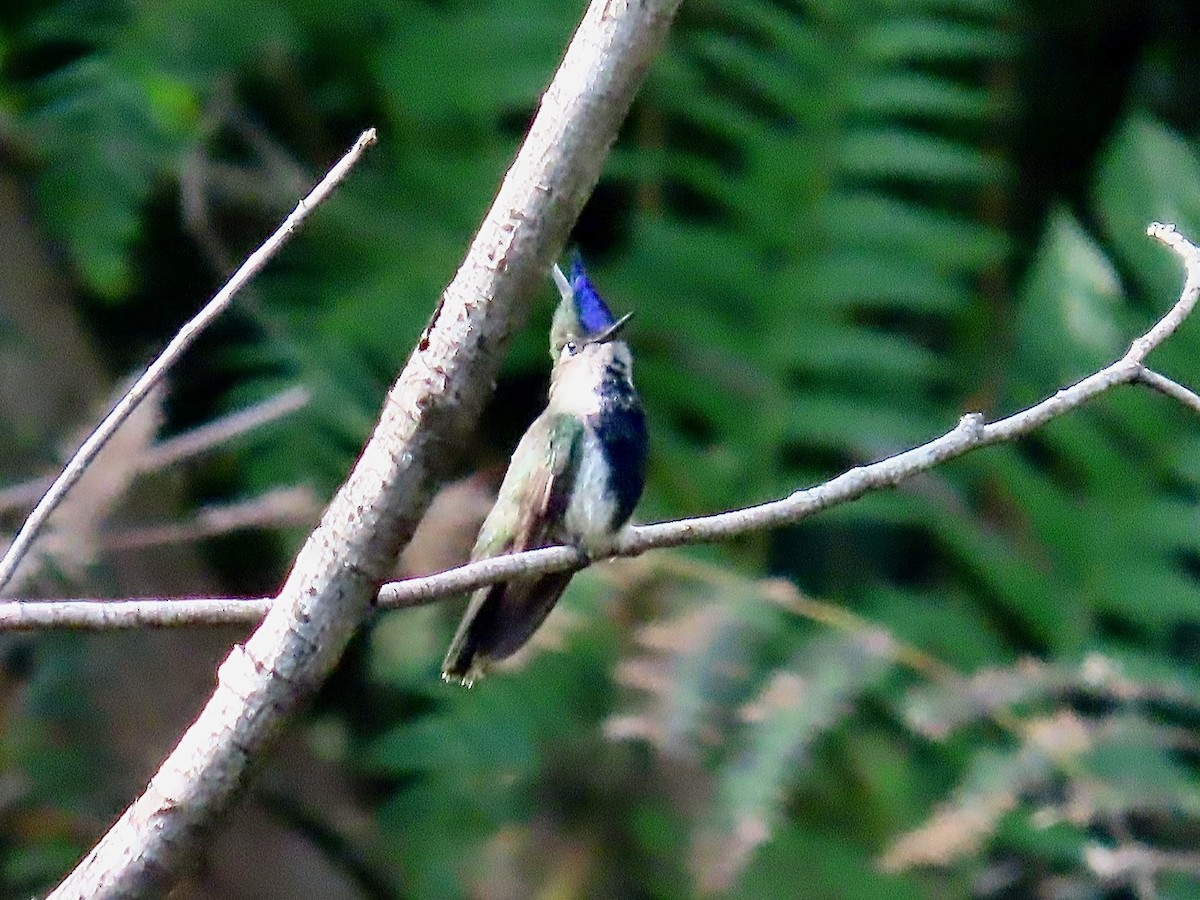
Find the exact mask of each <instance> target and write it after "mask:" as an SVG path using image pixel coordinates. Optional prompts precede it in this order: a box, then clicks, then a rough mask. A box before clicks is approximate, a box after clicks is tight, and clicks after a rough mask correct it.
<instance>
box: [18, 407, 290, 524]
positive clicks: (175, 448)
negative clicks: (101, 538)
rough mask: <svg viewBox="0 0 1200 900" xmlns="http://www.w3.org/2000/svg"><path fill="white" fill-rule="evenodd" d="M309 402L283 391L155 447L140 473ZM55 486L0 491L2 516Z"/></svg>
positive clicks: (44, 482)
mask: <svg viewBox="0 0 1200 900" xmlns="http://www.w3.org/2000/svg"><path fill="white" fill-rule="evenodd" d="M308 401H309V394H308V389H307V388H303V387H293V388H288V389H287V390H285V391H280V392H279V393H278V394H275V395H274V396H271V397H268V398H267V399H266V400H263V401H261V402H259V403H254V404H252V405H250V406H247V407H245V408H244V409H239V410H237V411H236V412H232V413H229V414H228V415H225V416H221V417H220V418H218V419H213V420H212V421H211V422H207V423H205V424H204V425H200V426H199V427H197V428H194V429H192V430H191V431H185V432H184V433H183V434H179V435H176V436H175V437H172V438H167V439H166V440H165V441H159V442H158V443H157V444H152V445H151V446H150V447H148V448H146V451H145V452H144V453H142V454H141V455H140V456H139V458H138V459H137V467H138V471H140V472H157V471H159V470H160V469H165V468H166V467H167V466H171V465H174V464H175V463H177V462H182V461H183V460H185V459H191V458H193V457H196V456H199V455H200V454H202V453H207V452H208V451H209V450H212V449H214V448H216V447H222V446H224V445H225V444H228V443H229V442H230V441H233V440H235V439H236V438H239V437H241V436H242V435H243V434H246V433H248V432H251V431H254V430H255V429H256V428H261V427H262V426H263V425H268V424H270V423H271V422H274V421H275V420H276V419H282V418H283V417H284V416H288V415H291V414H292V413H294V412H296V411H297V410H300V409H303V408H304V407H305V406H306V405H307V404H308ZM53 483H54V479H53V478H52V477H50V476H46V477H45V478H35V479H33V480H32V481H25V482H22V483H20V484H13V485H10V486H8V487H5V488H0V512H7V511H9V510H13V509H21V508H28V507H31V506H33V505H34V504H35V503H37V501H38V498H39V497H41V496H42V495H43V494H45V493H46V491H47V490H48V489H49V487H50V485H52V484H53Z"/></svg>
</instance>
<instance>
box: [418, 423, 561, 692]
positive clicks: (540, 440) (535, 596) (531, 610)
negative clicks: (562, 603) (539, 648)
mask: <svg viewBox="0 0 1200 900" xmlns="http://www.w3.org/2000/svg"><path fill="white" fill-rule="evenodd" d="M583 427H584V426H583V423H582V422H580V421H578V420H577V419H574V418H572V417H570V416H563V415H546V414H543V415H542V416H541V417H539V418H538V419H537V420H536V421H535V422H534V423H533V424H532V425H531V426H530V427H529V430H528V431H527V432H526V433H525V436H524V437H523V438H522V439H521V443H520V444H519V445H518V446H517V450H516V452H515V453H514V454H513V461H512V463H511V464H510V466H509V470H508V473H507V474H506V475H505V476H504V483H503V484H502V485H501V486H500V495H499V497H498V498H497V499H496V505H495V507H493V509H492V511H491V513H489V514H488V517H487V520H486V521H485V522H484V524H483V527H482V528H481V529H480V532H479V539H478V540H477V541H476V543H475V550H474V552H473V553H472V554H471V558H472V559H486V558H488V557H491V556H498V555H500V554H502V553H510V552H517V551H521V550H533V549H536V548H538V547H545V546H549V545H551V544H554V543H556V542H557V541H558V540H560V539H561V525H562V520H563V516H564V515H565V514H566V508H567V504H568V503H569V502H570V497H571V487H572V485H573V483H574V479H575V475H576V473H577V472H578V470H579V454H580V452H581V450H582V443H583ZM570 580H571V576H570V574H569V573H552V574H549V575H534V576H530V577H528V578H514V579H513V580H511V581H508V582H504V583H501V584H496V585H490V586H488V587H484V588H480V589H479V590H478V591H476V592H475V594H474V596H472V598H471V603H470V605H469V606H468V607H467V612H466V614H465V615H464V616H463V620H462V622H461V624H460V625H459V626H458V631H457V633H456V634H455V636H454V640H453V641H452V642H451V644H450V649H449V651H448V652H447V653H446V659H445V661H444V662H443V664H442V677H444V678H446V679H447V680H459V681H463V682H465V683H469V682H470V681H471V680H473V679H474V677H475V676H477V675H478V674H481V672H482V670H483V667H484V665H485V663H486V662H487V661H488V660H496V659H504V658H505V657H507V656H510V655H511V654H513V653H515V652H516V651H517V650H518V649H520V647H521V646H522V645H524V643H525V642H526V641H527V640H529V638H530V636H531V635H532V634H533V632H534V631H536V630H537V627H538V626H539V625H541V623H542V621H543V620H544V619H545V618H546V616H547V615H549V613H550V610H551V609H552V608H553V607H554V604H555V603H556V602H558V598H559V597H561V596H562V592H563V591H564V590H565V589H566V586H567V582H569V581H570Z"/></svg>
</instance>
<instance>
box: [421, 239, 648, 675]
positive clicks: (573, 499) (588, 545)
mask: <svg viewBox="0 0 1200 900" xmlns="http://www.w3.org/2000/svg"><path fill="white" fill-rule="evenodd" d="M553 276H554V281H555V284H556V285H557V287H558V290H559V293H560V294H561V295H562V300H561V301H560V303H559V305H558V309H557V310H556V311H555V313H554V321H553V324H552V326H551V328H550V356H551V358H552V359H553V360H554V369H553V372H552V373H551V376H550V399H549V403H548V405H547V406H546V410H545V411H544V412H543V413H542V414H541V415H540V416H538V417H537V419H535V420H534V422H533V424H532V425H530V426H529V430H528V431H526V432H525V436H524V437H522V438H521V441H520V443H519V444H517V449H516V451H515V452H514V453H513V457H512V461H511V462H510V463H509V466H508V472H507V474H505V476H504V481H503V483H502V484H501V485H500V493H499V495H498V497H497V499H496V505H495V506H493V507H492V511H491V512H490V513H488V516H487V518H486V519H485V520H484V523H483V526H482V528H480V531H479V537H478V538H477V539H476V541H475V549H474V550H473V551H472V553H471V559H472V560H479V559H486V558H488V557H491V556H499V555H501V554H504V553H514V552H517V551H521V550H534V549H537V548H539V547H549V546H553V545H555V544H573V545H575V546H577V547H580V548H582V549H583V550H584V551H585V552H587V553H589V554H594V553H596V552H598V551H602V550H603V549H604V548H605V547H607V546H609V545H610V544H611V542H612V540H613V538H614V537H615V536H616V534H617V532H618V531H619V530H620V529H621V528H622V527H623V526H624V525H625V523H626V522H628V521H629V517H630V515H631V514H632V513H633V508H634V506H635V505H636V504H637V501H638V498H639V497H640V496H641V494H642V487H643V485H644V483H645V477H646V449H647V432H646V417H645V414H644V413H643V412H642V404H641V401H640V400H639V399H638V395H637V392H636V391H635V390H634V388H633V379H632V368H633V360H632V357H631V356H630V353H629V346H628V344H626V343H625V341H624V340H621V338H620V334H621V331H622V329H623V328H624V327H625V324H626V323H627V322H628V321H629V319H630V318H631V317H632V316H633V313H628V314H626V315H624V316H622V317H621V318H620V319H615V318H614V317H613V314H612V313H611V312H610V311H609V309H608V306H607V305H606V304H605V302H604V300H603V299H602V298H601V297H600V294H599V293H598V292H597V291H596V289H595V288H594V287H593V286H592V283H591V281H590V280H589V279H588V276H587V273H586V272H585V271H584V268H583V262H582V261H581V260H580V258H579V255H578V254H575V256H574V258H573V259H572V261H571V277H570V280H569V281H568V279H567V278H566V276H564V275H563V273H562V270H561V269H559V267H558V266H557V265H556V266H554V268H553ZM570 580H571V573H569V572H553V573H550V574H546V575H530V576H528V577H519V578H513V579H511V580H509V581H506V582H502V583H500V584H495V585H489V586H486V587H482V588H480V589H479V590H478V591H476V592H475V594H474V595H473V596H472V597H471V602H470V604H469V605H468V607H467V611H466V614H465V615H464V616H463V620H462V622H461V624H460V625H459V626H458V631H457V632H456V633H455V635H454V640H453V641H452V642H451V644H450V649H449V650H448V651H447V653H446V659H445V661H444V662H443V663H442V677H443V678H444V679H446V680H447V681H459V682H461V683H462V684H464V685H467V686H470V684H471V683H472V682H473V681H474V680H475V679H476V678H478V677H479V676H480V675H482V674H483V673H484V672H485V671H486V670H487V667H488V664H489V663H491V662H493V661H496V660H501V659H505V658H506V657H508V656H511V655H512V654H513V653H515V652H516V651H517V650H519V649H520V648H521V647H522V646H523V645H524V644H525V642H526V641H528V640H529V638H530V637H531V636H532V635H533V633H534V632H535V631H536V630H537V628H538V626H539V625H541V624H542V622H543V621H544V620H545V618H546V616H547V615H549V613H550V610H551V609H552V608H553V607H554V604H555V603H557V602H558V598H559V597H561V596H562V593H563V591H564V590H565V589H566V587H567V582H569V581H570Z"/></svg>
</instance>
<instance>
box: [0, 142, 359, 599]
mask: <svg viewBox="0 0 1200 900" xmlns="http://www.w3.org/2000/svg"><path fill="white" fill-rule="evenodd" d="M373 143H375V129H374V128H371V129H368V130H367V131H364V132H363V133H362V134H361V135H360V136H359V138H358V140H357V141H355V142H354V146H352V147H351V148H350V150H349V151H348V152H347V153H346V155H345V156H343V157H342V158H341V159H340V160H339V161H338V162H337V164H336V165H335V166H334V167H333V168H332V169H330V170H329V172H328V174H326V176H325V177H324V178H322V179H321V181H320V182H319V183H318V184H317V186H316V187H315V188H313V189H312V191H311V192H310V193H309V195H308V196H307V197H305V198H304V199H303V200H301V201H300V202H299V204H297V206H296V208H295V209H294V210H292V213H291V215H289V216H288V217H287V219H285V220H284V222H283V224H282V225H280V226H279V228H278V229H277V230H276V231H275V233H274V234H272V235H271V236H270V237H269V238H267V240H266V241H265V242H264V243H263V244H262V246H261V247H259V248H258V249H257V250H255V251H254V252H253V253H252V254H250V256H249V257H247V259H246V261H245V262H244V263H242V265H241V267H240V268H239V269H238V270H237V271H236V272H234V273H233V276H232V277H231V278H230V279H229V281H227V282H226V283H225V286H224V287H223V288H221V290H220V291H218V292H217V294H216V296H215V297H213V298H212V299H211V300H209V301H208V303H207V304H205V306H204V308H203V309H201V310H200V312H199V313H197V314H196V316H195V317H194V318H193V319H192V320H191V321H189V322H188V323H187V324H185V325H184V326H183V328H181V329H180V330H179V332H178V333H177V334H176V335H175V337H173V338H172V339H171V342H170V343H169V344H167V346H166V348H165V349H164V350H163V352H162V353H161V354H159V356H158V358H157V359H155V360H154V362H152V363H151V364H150V365H149V366H148V367H147V368H146V370H145V371H144V372H143V373H142V374H141V376H139V377H138V379H137V381H135V382H134V384H133V387H131V388H130V389H129V391H128V393H126V394H125V396H124V397H122V398H121V399H120V400H119V401H117V404H116V406H114V407H113V408H112V410H111V411H110V412H109V414H108V415H107V416H105V417H104V420H103V421H102V422H101V423H100V424H99V425H98V426H97V428H96V430H95V431H93V432H92V433H91V434H90V435H89V436H88V438H87V440H85V441H84V442H83V445H82V446H81V447H80V448H79V449H78V450H77V451H76V452H75V455H74V456H73V457H71V460H70V462H68V463H67V465H66V467H65V468H64V469H63V471H62V474H60V475H59V476H58V478H57V479H55V481H54V484H52V485H51V486H50V489H49V490H48V491H46V493H45V495H44V496H43V497H42V499H41V500H39V501H38V504H37V506H35V507H34V509H33V512H31V513H30V514H29V517H28V518H27V519H26V520H25V522H24V524H23V525H22V526H21V530H20V531H18V532H17V536H16V537H15V538H13V542H12V544H10V545H9V547H8V551H7V552H6V553H5V554H4V558H3V559H0V590H3V589H4V587H5V586H6V585H7V584H8V583H9V581H11V580H12V577H13V575H14V574H15V573H16V571H17V566H18V565H19V564H20V562H21V560H22V559H23V558H24V556H25V554H26V553H28V552H29V549H30V548H31V547H32V546H33V542H34V540H35V539H36V538H37V536H38V534H39V532H40V531H41V530H42V527H43V526H44V525H45V524H46V522H47V520H48V519H49V518H50V516H51V514H52V513H53V512H54V510H55V509H56V508H57V507H58V505H59V503H61V502H62V499H63V497H65V496H66V495H67V492H68V491H70V490H71V488H72V487H74V486H75V484H77V483H78V481H79V479H80V478H82V477H83V473H84V471H85V470H86V469H87V467H88V465H89V464H90V463H91V461H92V460H93V459H95V457H96V454H97V453H99V452H100V450H101V448H102V447H103V446H104V445H105V444H106V443H107V442H108V440H109V439H110V438H111V437H112V436H113V434H115V433H116V431H117V429H119V428H120V427H121V424H122V423H123V422H124V421H125V420H126V419H127V418H128V417H129V414H130V413H132V412H133V410H134V409H136V408H137V406H138V404H139V403H141V402H142V400H144V399H145V398H146V396H147V395H148V394H149V393H150V391H151V390H152V389H153V388H154V387H155V385H157V384H158V383H159V382H160V381H162V379H163V377H164V376H165V375H166V374H167V372H168V371H169V370H170V368H171V366H173V365H174V364H175V362H176V361H177V360H178V359H179V357H181V356H182V355H183V354H184V352H185V351H186V350H187V349H188V347H190V346H191V345H192V343H193V342H194V341H195V340H196V338H197V337H199V336H200V334H201V332H203V331H204V329H205V328H207V327H208V326H209V325H210V324H211V323H212V322H213V321H214V320H215V319H216V318H217V317H218V316H219V315H220V314H221V313H223V312H224V311H225V310H226V308H228V306H229V304H230V303H232V302H233V298H234V297H235V296H236V295H237V292H238V291H239V290H241V289H242V287H243V286H245V285H246V283H247V282H249V281H250V279H251V278H253V277H254V276H255V275H257V274H258V273H259V271H261V270H262V268H263V267H264V266H265V265H266V264H267V263H268V262H269V261H270V260H271V258H272V257H274V256H275V254H277V253H278V252H279V250H280V249H281V248H282V247H283V245H284V244H285V243H287V241H288V239H289V238H291V236H292V235H293V234H295V232H296V230H297V229H298V228H299V227H300V225H301V224H302V223H303V222H304V220H305V219H306V218H308V214H309V213H310V212H311V211H312V210H313V209H315V208H316V207H317V206H318V205H320V203H321V202H322V201H323V200H325V198H326V197H328V196H329V195H330V194H331V193H333V190H334V188H336V187H337V186H338V185H339V184H341V182H342V180H343V179H344V178H345V177H346V176H347V175H348V174H349V173H350V170H351V169H352V168H354V165H355V163H357V162H358V160H359V159H360V158H361V157H362V154H363V152H364V151H365V150H366V149H367V148H368V147H370V146H371V145H372V144H373Z"/></svg>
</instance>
